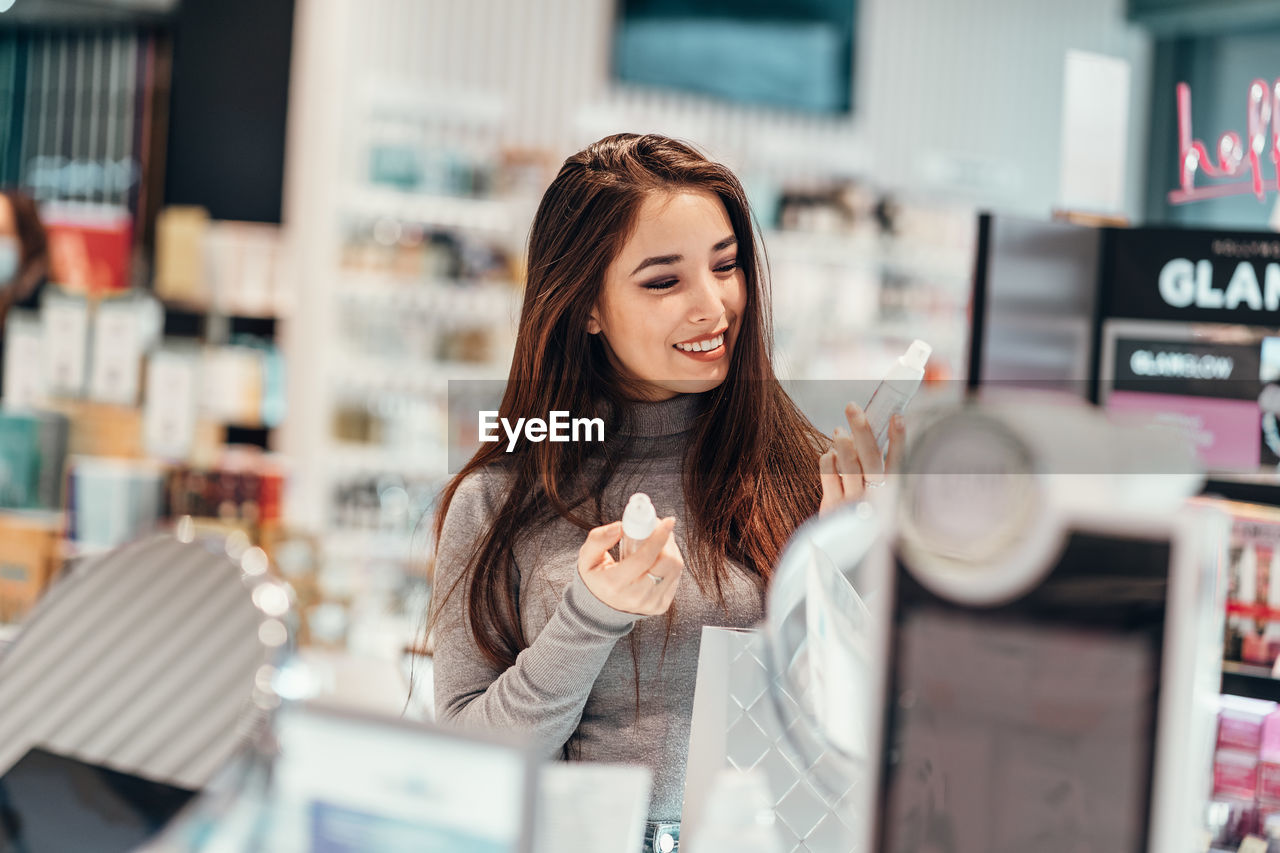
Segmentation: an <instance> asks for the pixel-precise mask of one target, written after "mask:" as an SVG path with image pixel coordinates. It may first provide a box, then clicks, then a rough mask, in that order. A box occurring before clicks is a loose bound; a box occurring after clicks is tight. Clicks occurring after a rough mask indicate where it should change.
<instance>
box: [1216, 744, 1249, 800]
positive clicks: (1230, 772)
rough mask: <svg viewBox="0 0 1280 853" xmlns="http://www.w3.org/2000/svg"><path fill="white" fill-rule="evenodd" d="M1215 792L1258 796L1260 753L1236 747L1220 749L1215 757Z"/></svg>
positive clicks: (1235, 795)
mask: <svg viewBox="0 0 1280 853" xmlns="http://www.w3.org/2000/svg"><path fill="white" fill-rule="evenodd" d="M1213 793H1214V795H1215V796H1219V795H1225V796H1231V797H1242V798H1244V799H1247V800H1253V799H1257V797H1258V755H1257V753H1254V752H1244V751H1241V750H1234V749H1220V750H1218V752H1217V754H1216V755H1214V757H1213Z"/></svg>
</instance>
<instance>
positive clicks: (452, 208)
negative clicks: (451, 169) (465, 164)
mask: <svg viewBox="0 0 1280 853" xmlns="http://www.w3.org/2000/svg"><path fill="white" fill-rule="evenodd" d="M345 210H346V212H347V213H349V214H352V215H355V216H364V217H368V218H370V219H377V218H380V217H390V218H393V219H399V220H402V221H404V222H416V223H418V224H420V225H435V226H439V227H442V228H460V229H466V230H471V231H492V232H498V233H502V234H509V233H510V232H511V230H512V229H513V227H514V226H515V217H514V214H513V211H512V209H511V206H510V205H509V204H508V203H507V202H506V201H503V200H501V199H489V198H465V197H461V196H441V195H426V194H422V193H413V192H401V191H399V190H394V189H386V188H381V187H354V188H352V189H351V190H350V191H349V192H348V193H347V203H346V205H345Z"/></svg>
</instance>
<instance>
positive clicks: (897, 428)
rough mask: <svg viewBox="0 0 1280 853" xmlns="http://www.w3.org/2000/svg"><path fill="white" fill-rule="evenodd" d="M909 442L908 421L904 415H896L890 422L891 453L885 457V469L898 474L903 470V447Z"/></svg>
mask: <svg viewBox="0 0 1280 853" xmlns="http://www.w3.org/2000/svg"><path fill="white" fill-rule="evenodd" d="M906 443H907V423H906V419H905V418H903V417H902V415H894V416H893V420H892V421H890V422H889V453H888V455H887V456H886V457H885V463H884V467H885V470H886V471H888V472H890V473H892V474H897V473H898V472H900V471H901V470H902V449H903V446H904V445H905V444H906Z"/></svg>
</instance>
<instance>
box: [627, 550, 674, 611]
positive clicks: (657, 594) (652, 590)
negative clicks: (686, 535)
mask: <svg viewBox="0 0 1280 853" xmlns="http://www.w3.org/2000/svg"><path fill="white" fill-rule="evenodd" d="M683 576H684V557H683V556H682V555H681V554H680V546H678V545H677V544H676V542H675V537H674V536H670V537H668V541H667V544H666V545H665V546H664V547H663V549H662V552H661V553H660V554H659V555H658V559H657V560H655V561H654V563H653V565H652V566H650V567H649V570H648V571H647V572H645V573H644V574H642V575H641V576H640V577H639V578H638V579H637V580H636V581H635V585H636V587H637V588H638V590H639V591H640V593H641V595H642V600H643V602H644V603H643V605H642V606H643V608H644V609H643V612H644V613H647V614H650V615H657V614H660V613H666V612H667V609H668V608H670V607H671V602H672V601H674V600H675V597H676V587H677V586H678V585H679V584H680V578H681V577H683ZM654 578H660V579H661V580H659V581H654Z"/></svg>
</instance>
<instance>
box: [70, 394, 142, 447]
mask: <svg viewBox="0 0 1280 853" xmlns="http://www.w3.org/2000/svg"><path fill="white" fill-rule="evenodd" d="M48 408H50V409H52V410H54V411H57V412H59V413H61V414H63V415H65V416H66V417H67V418H68V419H69V420H70V424H71V426H70V434H69V437H68V441H67V453H68V454H69V455H73V456H114V457H119V458H125V459H139V458H141V457H142V456H143V455H144V452H143V446H142V413H141V412H140V411H139V410H138V409H136V408H133V407H132V406H115V405H111V404H109V403H92V402H88V401H85V400H57V399H55V400H50V401H49V403H48Z"/></svg>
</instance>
